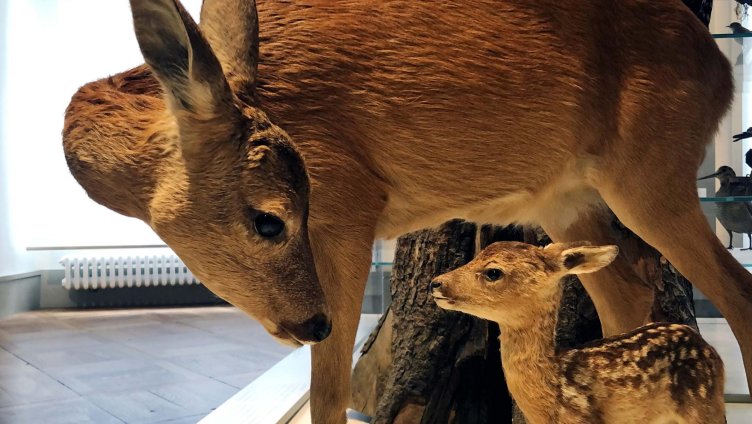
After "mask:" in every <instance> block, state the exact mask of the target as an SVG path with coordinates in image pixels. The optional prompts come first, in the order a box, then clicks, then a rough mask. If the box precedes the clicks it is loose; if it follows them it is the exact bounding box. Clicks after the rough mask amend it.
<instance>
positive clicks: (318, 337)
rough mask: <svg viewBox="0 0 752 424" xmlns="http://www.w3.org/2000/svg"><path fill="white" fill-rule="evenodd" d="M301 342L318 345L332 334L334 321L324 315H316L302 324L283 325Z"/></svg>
mask: <svg viewBox="0 0 752 424" xmlns="http://www.w3.org/2000/svg"><path fill="white" fill-rule="evenodd" d="M282 328H284V329H285V330H287V331H289V332H290V334H291V335H292V336H294V337H295V338H296V339H297V340H298V341H299V342H302V343H318V342H320V341H323V340H324V339H326V338H327V337H329V334H330V333H331V332H332V321H331V320H330V319H329V318H328V317H327V316H326V315H324V314H316V315H314V316H313V317H311V318H309V319H307V320H305V321H303V322H302V323H300V324H289V323H284V324H282Z"/></svg>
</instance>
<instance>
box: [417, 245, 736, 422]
mask: <svg viewBox="0 0 752 424" xmlns="http://www.w3.org/2000/svg"><path fill="white" fill-rule="evenodd" d="M618 252H619V249H618V248H617V247H616V246H590V245H588V243H586V242H581V243H554V244H549V245H548V246H546V247H545V248H542V247H537V246H532V245H529V244H525V243H517V242H500V243H494V244H492V245H490V246H488V247H486V248H485V249H484V250H483V251H482V252H480V253H479V254H478V256H477V257H475V259H473V260H472V261H471V262H470V263H468V264H466V265H464V266H462V267H459V268H457V269H455V270H453V271H450V272H448V273H446V274H443V275H441V276H439V277H436V278H435V279H434V280H433V281H432V282H431V283H430V285H429V289H430V290H431V294H432V295H433V297H434V300H435V301H436V304H437V305H439V306H440V307H442V308H444V309H449V310H454V311H462V312H466V313H469V314H472V315H475V316H478V317H481V318H484V319H488V320H491V321H494V322H496V323H498V324H499V328H500V329H501V334H500V336H499V341H500V343H501V357H502V361H501V363H502V365H503V367H504V378H505V379H506V382H507V385H508V386H509V392H510V393H511V394H512V397H513V398H514V400H515V401H516V402H517V405H518V406H519V407H520V409H521V410H522V412H523V413H524V414H525V418H526V422H527V423H528V424H550V423H557V424H582V423H608V424H628V423H669V422H672V423H683V424H710V423H718V424H724V423H725V422H726V419H725V416H724V410H725V405H724V400H723V382H724V370H723V362H722V361H721V358H720V356H719V355H718V352H716V351H715V349H713V347H711V346H710V345H709V344H708V343H707V342H706V341H705V340H703V338H702V337H700V335H699V334H698V333H697V332H696V331H695V330H694V329H693V328H692V327H689V326H687V325H681V324H668V323H652V324H648V325H646V326H643V327H640V328H638V329H636V330H634V331H631V332H629V333H624V334H620V335H618V336H614V337H611V338H607V339H602V340H597V341H595V342H591V343H588V344H587V345H585V346H583V347H580V348H577V349H563V350H557V349H556V342H555V333H556V321H557V318H558V312H559V306H560V303H561V296H562V289H563V286H562V284H561V280H562V279H563V278H564V277H565V276H567V275H570V274H572V275H574V274H576V275H583V274H588V273H592V272H595V271H598V270H599V269H601V268H603V267H604V266H607V265H608V264H609V263H611V262H612V261H613V260H614V258H616V255H617V254H618Z"/></svg>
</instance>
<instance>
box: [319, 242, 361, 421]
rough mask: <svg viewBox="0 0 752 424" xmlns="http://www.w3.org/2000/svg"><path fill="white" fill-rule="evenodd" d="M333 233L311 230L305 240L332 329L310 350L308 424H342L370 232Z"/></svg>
mask: <svg viewBox="0 0 752 424" xmlns="http://www.w3.org/2000/svg"><path fill="white" fill-rule="evenodd" d="M341 238H342V235H339V234H322V233H317V232H314V231H312V232H311V241H312V244H313V249H314V255H315V257H316V270H317V272H318V274H319V281H321V285H322V288H323V290H324V294H325V295H326V299H327V302H328V304H329V308H330V310H331V314H332V333H331V335H330V336H329V337H328V338H327V339H326V340H324V341H323V342H321V343H319V344H316V345H314V346H313V347H312V349H311V366H312V370H311V371H312V372H311V414H312V422H313V423H314V424H321V423H324V424H329V423H344V422H345V420H346V419H345V410H346V409H347V407H348V405H349V401H350V393H351V392H350V375H351V373H352V354H353V346H354V344H355V333H356V331H357V328H358V323H359V321H360V311H361V305H362V302H363V293H364V290H365V283H366V280H367V279H368V273H369V271H370V267H371V257H372V256H371V248H372V245H373V231H372V230H371V231H363V232H361V233H359V232H354V231H348V234H347V238H348V240H342V239H341Z"/></svg>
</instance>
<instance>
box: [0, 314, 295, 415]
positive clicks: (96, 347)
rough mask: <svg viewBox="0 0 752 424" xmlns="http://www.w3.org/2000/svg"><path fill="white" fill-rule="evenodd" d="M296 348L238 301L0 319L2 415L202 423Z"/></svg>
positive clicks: (0, 399)
mask: <svg viewBox="0 0 752 424" xmlns="http://www.w3.org/2000/svg"><path fill="white" fill-rule="evenodd" d="M290 352H291V349H289V348H286V347H284V346H281V345H280V344H279V343H277V342H275V341H274V340H272V339H271V337H270V336H268V335H267V334H266V332H265V331H264V329H263V328H262V327H261V326H260V325H259V324H258V323H256V322H255V321H253V320H251V319H250V318H248V317H246V316H245V315H243V314H242V313H240V312H239V311H237V310H236V309H234V308H231V307H207V308H179V309H139V310H114V311H91V310H89V311H50V312H31V313H24V314H18V315H14V316H12V317H10V318H5V319H2V320H0V423H1V424H27V423H34V424H36V423H45V424H68V423H70V424H83V423H96V424H107V423H121V424H122V423H165V424H166V423H171V424H183V423H195V422H197V421H198V420H199V419H201V418H202V417H203V416H205V415H206V414H208V413H209V412H210V411H211V410H213V409H214V408H216V407H217V406H219V405H220V404H221V403H222V402H224V401H225V400H226V399H228V398H229V397H230V396H232V395H233V394H235V393H236V392H237V391H238V390H239V389H241V388H243V387H245V386H246V385H247V384H248V383H250V382H251V381H253V380H254V379H255V378H256V377H257V376H259V375H260V374H261V373H263V372H264V371H265V370H267V369H269V368H270V367H271V366H272V365H274V364H275V363H276V362H278V361H279V360H281V359H282V358H283V357H285V356H286V355H288V354H289V353H290Z"/></svg>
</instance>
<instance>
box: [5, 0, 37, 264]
mask: <svg viewBox="0 0 752 424" xmlns="http://www.w3.org/2000/svg"><path fill="white" fill-rule="evenodd" d="M7 22H8V8H7V3H6V2H5V1H4V0H0V28H6V27H7ZM6 46H7V34H6V32H5V31H0V276H3V275H11V274H20V273H23V272H27V271H31V269H30V264H29V263H28V260H25V258H24V257H23V255H22V254H20V253H19V247H18V246H16V245H15V244H14V242H13V237H12V234H11V230H12V228H11V227H12V226H11V222H10V219H9V215H10V200H9V196H8V184H7V181H8V180H9V176H8V170H7V166H6V165H5V163H6V157H7V154H6V150H7V149H6V145H5V143H4V142H3V140H5V133H6V126H7V120H6V118H5V116H6V110H7V108H8V106H7V102H6V101H5V98H6V95H5V94H6V93H7V87H8V81H7V72H6V70H7V67H6V64H7V48H6Z"/></svg>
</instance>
